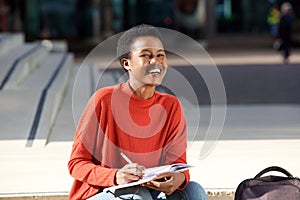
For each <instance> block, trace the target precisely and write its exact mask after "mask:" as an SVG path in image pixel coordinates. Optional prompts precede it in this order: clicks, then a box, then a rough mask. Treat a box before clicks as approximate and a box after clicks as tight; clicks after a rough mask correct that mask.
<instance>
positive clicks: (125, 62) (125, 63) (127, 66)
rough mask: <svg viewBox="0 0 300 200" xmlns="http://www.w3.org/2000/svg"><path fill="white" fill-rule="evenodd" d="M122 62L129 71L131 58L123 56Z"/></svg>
mask: <svg viewBox="0 0 300 200" xmlns="http://www.w3.org/2000/svg"><path fill="white" fill-rule="evenodd" d="M121 63H122V66H123V67H124V69H126V70H127V71H128V70H129V69H130V66H129V60H128V59H126V58H123V59H122V60H121Z"/></svg>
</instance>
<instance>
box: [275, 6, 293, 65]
mask: <svg viewBox="0 0 300 200" xmlns="http://www.w3.org/2000/svg"><path fill="white" fill-rule="evenodd" d="M292 10H293V9H292V5H291V4H290V3H289V2H284V3H283V4H282V5H281V16H280V21H279V30H278V38H280V39H281V41H282V55H283V62H284V63H288V61H289V56H290V48H291V32H292V23H293V16H292Z"/></svg>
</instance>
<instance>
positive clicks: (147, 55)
mask: <svg viewBox="0 0 300 200" xmlns="http://www.w3.org/2000/svg"><path fill="white" fill-rule="evenodd" d="M141 57H144V58H147V59H150V58H151V57H152V56H151V55H149V54H143V55H141Z"/></svg>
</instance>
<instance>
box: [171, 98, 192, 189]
mask: <svg viewBox="0 0 300 200" xmlns="http://www.w3.org/2000/svg"><path fill="white" fill-rule="evenodd" d="M171 113H172V114H171V115H170V122H171V126H170V127H171V128H170V130H169V133H168V140H167V141H168V142H167V145H166V163H187V160H186V148H187V125H186V120H185V117H184V113H183V109H182V106H181V104H180V102H179V101H178V100H177V99H175V100H174V102H173V107H172V108H171ZM182 173H183V174H184V175H185V182H184V183H183V184H182V185H181V186H180V187H179V188H178V189H179V190H181V189H184V188H185V187H186V185H187V183H188V182H189V180H190V174H189V171H188V170H187V171H184V172H182Z"/></svg>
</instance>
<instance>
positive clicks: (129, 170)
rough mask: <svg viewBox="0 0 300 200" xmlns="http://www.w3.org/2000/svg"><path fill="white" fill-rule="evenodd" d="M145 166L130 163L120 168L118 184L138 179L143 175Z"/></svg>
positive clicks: (117, 178) (117, 177) (117, 175)
mask: <svg viewBox="0 0 300 200" xmlns="http://www.w3.org/2000/svg"><path fill="white" fill-rule="evenodd" d="M144 171H145V167H144V166H142V165H139V164H137V163H130V164H127V165H125V166H124V167H123V168H121V169H119V170H118V171H117V173H116V177H115V178H116V183H117V184H118V185H120V184H124V183H130V182H133V181H137V180H139V179H140V178H142V177H143V175H144Z"/></svg>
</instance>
